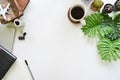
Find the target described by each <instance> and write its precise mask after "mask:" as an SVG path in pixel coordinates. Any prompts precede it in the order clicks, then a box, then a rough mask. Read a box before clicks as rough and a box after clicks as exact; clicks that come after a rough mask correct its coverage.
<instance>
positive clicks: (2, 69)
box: [0, 46, 17, 80]
mask: <svg viewBox="0 0 120 80" xmlns="http://www.w3.org/2000/svg"><path fill="white" fill-rule="evenodd" d="M16 59H17V58H16V57H15V56H14V55H12V54H11V53H10V52H9V51H7V50H6V49H5V48H3V47H2V46H0V80H2V78H3V77H4V75H5V74H6V73H7V72H8V70H9V68H10V67H11V66H12V64H13V63H14V62H15V60H16Z"/></svg>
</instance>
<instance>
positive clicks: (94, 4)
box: [91, 0, 104, 11]
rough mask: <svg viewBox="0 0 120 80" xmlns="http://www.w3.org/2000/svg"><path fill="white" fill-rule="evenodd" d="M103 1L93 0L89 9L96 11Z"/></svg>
mask: <svg viewBox="0 0 120 80" xmlns="http://www.w3.org/2000/svg"><path fill="white" fill-rule="evenodd" d="M103 4H104V3H103V1H102V0H94V1H93V2H92V4H91V9H92V10H93V11H98V10H100V8H101V7H102V6H103Z"/></svg>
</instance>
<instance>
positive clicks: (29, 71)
mask: <svg viewBox="0 0 120 80" xmlns="http://www.w3.org/2000/svg"><path fill="white" fill-rule="evenodd" d="M25 63H26V65H27V67H28V70H29V72H30V74H31V76H32V79H33V80H35V79H34V77H33V74H32V71H31V69H30V67H29V65H28V62H27V60H25Z"/></svg>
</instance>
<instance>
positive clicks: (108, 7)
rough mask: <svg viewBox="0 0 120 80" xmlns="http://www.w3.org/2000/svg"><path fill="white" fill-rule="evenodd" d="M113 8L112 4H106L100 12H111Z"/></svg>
mask: <svg viewBox="0 0 120 80" xmlns="http://www.w3.org/2000/svg"><path fill="white" fill-rule="evenodd" d="M113 10H114V7H113V5H112V4H106V5H105V6H104V8H103V10H102V13H111V12H112V11H113Z"/></svg>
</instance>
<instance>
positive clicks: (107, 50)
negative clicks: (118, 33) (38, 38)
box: [97, 37, 120, 61]
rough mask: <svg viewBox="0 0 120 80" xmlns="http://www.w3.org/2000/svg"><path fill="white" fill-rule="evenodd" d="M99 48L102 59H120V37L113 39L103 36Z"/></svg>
mask: <svg viewBox="0 0 120 80" xmlns="http://www.w3.org/2000/svg"><path fill="white" fill-rule="evenodd" d="M97 48H98V52H99V54H100V56H101V59H102V60H105V61H112V60H117V59H120V39H117V40H115V41H111V40H110V39H108V38H107V37H105V38H102V39H100V41H99V43H98V45H97Z"/></svg>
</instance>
